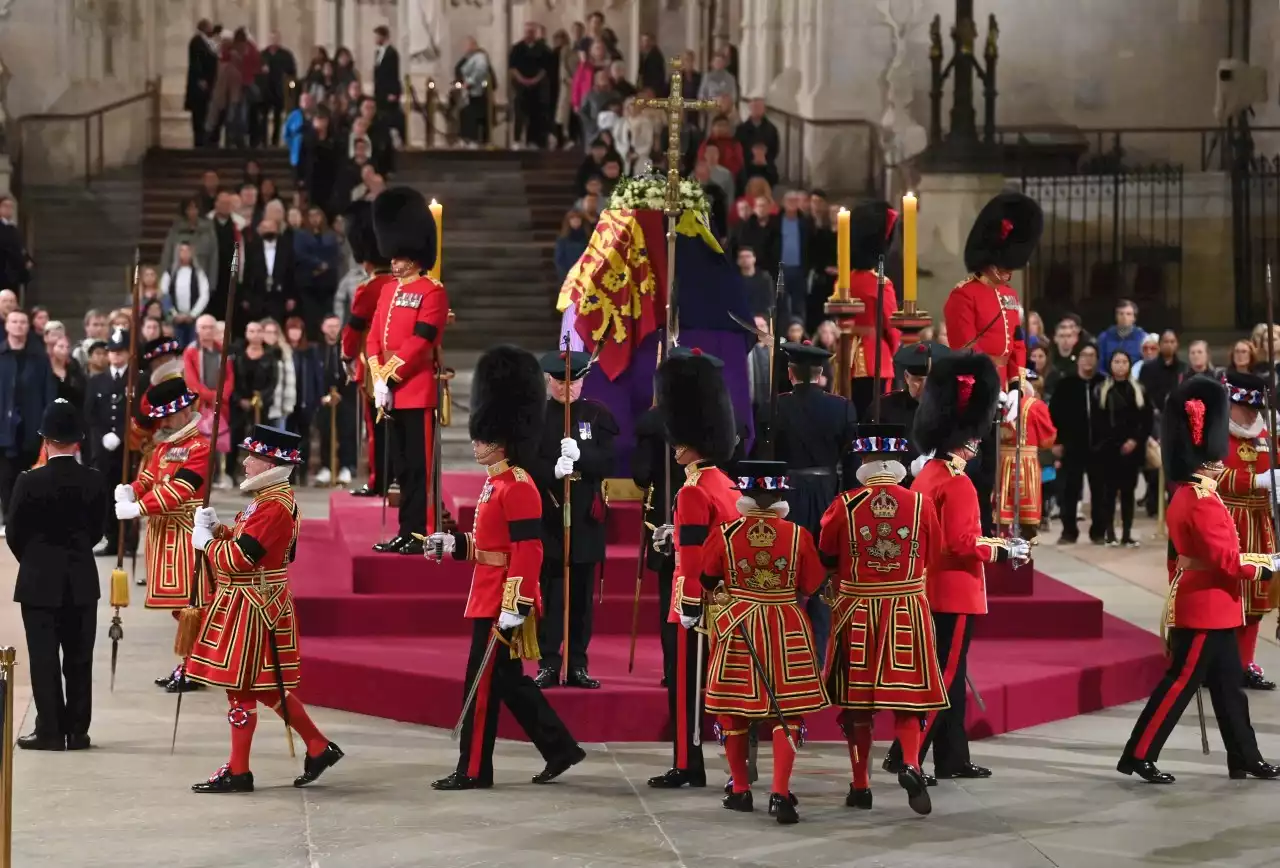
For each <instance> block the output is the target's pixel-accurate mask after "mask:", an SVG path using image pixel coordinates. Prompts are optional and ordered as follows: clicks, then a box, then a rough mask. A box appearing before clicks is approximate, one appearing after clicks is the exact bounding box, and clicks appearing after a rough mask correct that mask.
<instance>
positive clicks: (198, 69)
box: [182, 18, 218, 148]
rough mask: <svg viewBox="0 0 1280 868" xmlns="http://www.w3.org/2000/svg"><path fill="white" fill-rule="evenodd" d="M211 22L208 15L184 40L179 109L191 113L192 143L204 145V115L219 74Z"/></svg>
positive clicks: (198, 146)
mask: <svg viewBox="0 0 1280 868" xmlns="http://www.w3.org/2000/svg"><path fill="white" fill-rule="evenodd" d="M212 35H213V25H212V24H211V23H210V22H209V19H207V18H201V19H200V21H199V22H198V23H197V24H196V32H195V33H194V34H193V35H192V37H191V41H190V42H188V43H187V87H186V92H185V94H184V98H183V102H182V110H183V111H185V112H187V113H189V114H190V115H191V144H192V145H193V146H194V147H197V148H200V147H204V144H205V141H206V135H205V130H206V127H205V117H206V115H207V114H208V111H209V102H210V100H211V99H212V98H213V85H214V81H215V80H216V79H217V76H218V55H217V53H216V51H215V50H214V48H213V45H212V43H211V42H210V38H211V37H212Z"/></svg>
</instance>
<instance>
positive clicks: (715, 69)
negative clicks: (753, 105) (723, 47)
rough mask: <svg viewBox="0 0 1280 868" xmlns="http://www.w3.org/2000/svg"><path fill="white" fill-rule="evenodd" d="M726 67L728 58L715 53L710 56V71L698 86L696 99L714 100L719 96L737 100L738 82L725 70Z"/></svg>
mask: <svg viewBox="0 0 1280 868" xmlns="http://www.w3.org/2000/svg"><path fill="white" fill-rule="evenodd" d="M728 65H729V58H727V57H726V56H725V55H724V54H723V53H722V52H719V51H717V52H716V53H715V54H713V55H711V69H709V70H708V71H707V74H706V75H704V76H703V77H702V81H701V83H700V84H699V85H698V99H715V98H716V97H718V96H720V95H721V94H727V95H728V96H730V97H733V98H737V96H738V80H737V79H736V78H734V76H733V73H731V72H729V70H728V69H726V68H725V67H727V66H728Z"/></svg>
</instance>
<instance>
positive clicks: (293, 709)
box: [258, 691, 329, 756]
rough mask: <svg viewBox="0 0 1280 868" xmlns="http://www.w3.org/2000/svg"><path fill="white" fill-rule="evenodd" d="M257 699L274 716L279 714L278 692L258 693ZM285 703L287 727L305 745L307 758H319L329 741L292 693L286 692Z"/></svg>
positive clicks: (281, 715)
mask: <svg viewBox="0 0 1280 868" xmlns="http://www.w3.org/2000/svg"><path fill="white" fill-rule="evenodd" d="M258 698H259V699H261V700H262V701H263V702H264V703H266V704H267V705H269V706H271V710H272V711H274V712H275V713H276V714H280V694H279V692H278V691H270V692H268V691H259V692H258ZM285 701H286V702H288V703H289V727H290V728H291V729H292V730H293V731H294V732H296V733H297V734H298V735H299V736H300V737H301V738H302V741H303V742H304V743H305V744H306V746H307V756H319V755H320V754H322V753H324V749H325V748H326V747H328V746H329V739H327V738H325V737H324V735H323V734H322V733H321V732H320V729H319V727H317V726H316V725H315V721H313V720H312V719H311V715H309V714H307V707H306V706H305V705H303V704H302V700H301V699H299V698H298V697H296V696H294V695H293V694H292V693H288V692H286V693H285ZM280 718H281V719H282V720H283V719H284V715H283V714H280Z"/></svg>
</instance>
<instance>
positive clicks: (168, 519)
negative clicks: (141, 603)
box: [115, 377, 209, 692]
mask: <svg viewBox="0 0 1280 868" xmlns="http://www.w3.org/2000/svg"><path fill="white" fill-rule="evenodd" d="M146 400H147V404H148V406H149V407H150V409H149V410H148V411H147V416H148V418H149V419H152V420H154V421H155V422H156V423H157V425H158V430H157V432H156V435H155V444H156V445H155V448H154V449H153V450H152V451H151V455H150V456H149V457H148V458H147V460H146V462H145V463H144V464H143V465H142V466H141V468H140V469H139V470H138V478H137V479H136V480H134V481H133V482H132V483H131V484H129V485H123V484H121V485H117V486H116V490H115V501H116V518H117V519H120V520H122V521H130V520H132V519H135V518H138V517H139V516H144V517H146V519H147V543H146V563H147V598H146V607H147V608H148V609H169V610H171V611H173V613H174V615H175V616H176V615H177V613H178V610H179V609H181V608H183V607H184V606H189V605H192V604H196V605H199V604H200V603H201V602H203V601H202V600H201V599H198V598H197V589H195V588H193V587H192V577H193V576H194V575H195V554H194V553H193V551H192V549H191V529H192V527H193V525H192V517H193V516H194V514H195V510H196V507H198V506H200V504H201V502H202V501H203V499H204V491H205V486H207V485H208V484H209V480H208V479H206V478H205V477H206V476H207V475H208V473H209V441H208V439H207V438H206V437H205V436H204V435H202V434H201V433H200V432H199V431H197V430H196V421H197V417H196V415H195V411H194V409H193V405H194V404H195V402H196V396H195V393H194V392H191V391H190V390H188V389H187V383H186V381H185V380H183V379H182V378H181V377H174V378H173V379H169V380H164V381H162V382H160V383H157V384H156V385H154V386H152V387H151V388H150V389H148V390H147V395H146ZM199 591H200V593H203V589H199ZM156 684H158V685H160V686H163V687H165V688H166V689H168V690H169V691H170V692H177V691H180V690H185V689H187V688H188V686H189V684H188V682H187V679H186V678H184V677H183V676H182V672H181V666H179V667H178V669H176V670H175V671H174V673H171V674H170V675H167V676H164V677H163V678H158V679H156Z"/></svg>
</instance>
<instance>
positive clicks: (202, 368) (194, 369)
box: [182, 313, 235, 489]
mask: <svg viewBox="0 0 1280 868" xmlns="http://www.w3.org/2000/svg"><path fill="white" fill-rule="evenodd" d="M222 341H223V332H222V329H221V328H220V323H219V321H218V319H217V318H216V317H214V316H213V314H208V313H205V314H201V315H200V316H198V317H197V318H196V339H195V341H193V342H192V343H191V344H189V345H188V346H187V348H186V349H185V350H183V351H182V369H183V380H184V381H185V382H186V384H187V388H189V389H190V390H191V391H192V392H194V393H195V394H196V397H198V398H199V399H200V404H199V407H200V410H199V414H200V415H199V429H200V432H201V433H202V434H204V436H205V437H209V436H210V434H211V433H212V431H213V405H214V401H215V399H216V397H217V391H216V390H217V388H218V362H219V361H220V360H221V358H222ZM226 372H227V374H226V377H225V380H224V383H223V388H222V396H223V407H224V409H225V410H226V411H227V412H228V413H229V412H230V410H232V409H234V408H232V407H231V403H232V392H233V390H234V388H235V363H234V360H233V359H230V358H229V359H227V367H226ZM230 442H231V438H230V435H229V427H228V426H223V427H222V428H221V429H220V433H219V435H218V440H217V442H216V443H215V444H214V447H215V448H216V449H217V450H218V452H219V453H222V454H223V455H226V454H227V453H228V452H229V451H230ZM214 475H215V479H214V487H215V488H220V489H225V488H230V487H231V483H230V480H229V479H227V477H226V476H225V475H223V473H222V470H221V468H220V467H218V466H215V467H214Z"/></svg>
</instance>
